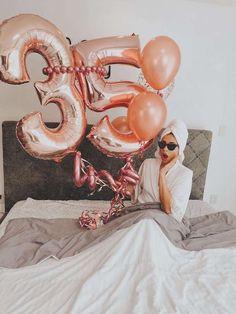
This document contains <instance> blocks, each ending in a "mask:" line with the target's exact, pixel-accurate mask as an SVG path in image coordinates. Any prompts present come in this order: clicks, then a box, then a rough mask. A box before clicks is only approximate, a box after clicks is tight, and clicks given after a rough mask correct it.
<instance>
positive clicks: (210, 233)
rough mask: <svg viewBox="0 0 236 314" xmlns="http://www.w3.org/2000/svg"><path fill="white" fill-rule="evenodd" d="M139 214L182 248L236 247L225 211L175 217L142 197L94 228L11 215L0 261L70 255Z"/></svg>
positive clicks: (235, 219) (235, 226) (12, 263)
mask: <svg viewBox="0 0 236 314" xmlns="http://www.w3.org/2000/svg"><path fill="white" fill-rule="evenodd" d="M142 219H153V221H154V222H155V223H156V224H157V225H159V227H160V228H161V230H162V231H163V232H164V234H165V235H166V237H167V238H168V239H169V240H170V241H171V242H172V243H173V244H174V245H175V246H176V247H179V248H181V249H185V250H193V251H199V250H202V249H213V248H226V247H236V216H234V215H233V214H232V213H231V212H229V211H223V212H217V213H214V214H209V215H205V216H200V217H196V218H190V219H183V221H182V222H178V221H176V220H175V219H174V218H173V217H171V216H168V215H167V214H165V213H164V212H163V211H161V209H160V204H159V203H146V204H138V205H135V206H129V207H126V208H125V211H124V215H123V216H121V217H119V218H115V219H113V220H112V221H110V222H109V223H108V224H106V225H104V226H102V227H99V228H98V229H96V230H86V229H82V228H81V227H80V226H79V224H78V220H76V219H38V218H19V219H13V220H10V221H9V223H8V225H7V227H6V231H5V234H4V235H3V237H2V238H1V239H0V267H7V268H18V267H23V266H28V265H33V264H37V263H39V262H40V261H42V260H44V259H46V258H48V257H50V256H54V257H56V258H58V259H61V258H63V257H68V256H73V255H75V254H78V253H80V252H82V251H83V250H85V249H87V248H89V247H91V246H93V245H95V244H96V243H99V242H101V241H103V240H105V239H106V238H108V237H109V236H110V235H112V234H113V233H114V232H116V231H118V230H121V229H123V228H128V227H130V226H132V225H133V224H136V223H138V222H139V221H140V220H142Z"/></svg>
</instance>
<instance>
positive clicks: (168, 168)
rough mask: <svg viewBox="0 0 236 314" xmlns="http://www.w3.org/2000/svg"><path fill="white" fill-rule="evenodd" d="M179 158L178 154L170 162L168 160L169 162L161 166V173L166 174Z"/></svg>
mask: <svg viewBox="0 0 236 314" xmlns="http://www.w3.org/2000/svg"><path fill="white" fill-rule="evenodd" d="M177 160H178V156H176V157H175V158H173V159H172V160H171V161H170V162H168V164H166V165H164V166H161V167H160V175H163V176H165V175H166V173H167V172H168V171H169V170H170V169H171V168H172V167H173V166H174V164H175V163H176V161H177Z"/></svg>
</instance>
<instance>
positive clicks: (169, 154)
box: [160, 134, 179, 164]
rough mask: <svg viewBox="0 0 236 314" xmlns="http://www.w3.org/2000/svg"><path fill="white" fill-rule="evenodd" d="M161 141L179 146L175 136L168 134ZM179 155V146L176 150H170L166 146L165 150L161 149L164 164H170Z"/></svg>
mask: <svg viewBox="0 0 236 314" xmlns="http://www.w3.org/2000/svg"><path fill="white" fill-rule="evenodd" d="M161 141H162V142H165V143H166V144H169V143H174V144H177V145H178V143H177V141H176V139H175V137H174V135H173V134H166V135H165V136H164V137H163V138H162V140H161ZM178 155H179V147H178V146H176V147H175V149H174V150H169V149H168V148H167V146H165V147H164V148H160V156H161V160H162V162H163V163H164V164H168V163H169V162H170V161H171V160H172V159H174V158H175V157H177V156H178Z"/></svg>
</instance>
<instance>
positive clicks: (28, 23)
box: [0, 14, 87, 162]
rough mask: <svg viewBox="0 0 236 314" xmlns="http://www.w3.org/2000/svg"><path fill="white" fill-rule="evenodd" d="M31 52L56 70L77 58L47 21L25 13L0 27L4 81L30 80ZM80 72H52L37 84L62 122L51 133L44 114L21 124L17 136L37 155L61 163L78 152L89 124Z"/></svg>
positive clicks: (43, 99) (42, 98)
mask: <svg viewBox="0 0 236 314" xmlns="http://www.w3.org/2000/svg"><path fill="white" fill-rule="evenodd" d="M28 52H37V53H39V54H41V55H42V56H43V57H44V58H45V59H46V61H47V63H48V65H49V66H50V67H52V68H54V67H57V66H60V65H64V66H71V65H73V56H72V53H71V50H70V47H69V46H68V43H67V40H66V39H65V37H64V36H63V34H62V33H61V32H60V31H59V30H58V29H57V28H56V27H55V26H54V25H53V24H51V23H50V22H48V21H47V20H45V19H43V18H41V17H39V16H36V15H32V14H22V15H18V16H15V17H13V18H11V19H9V20H6V21H4V22H3V23H2V24H1V25H0V75H1V76H0V77H1V80H2V81H5V82H7V83H10V84H22V83H27V82H28V81H29V76H28V73H27V69H26V65H25V58H26V55H27V53H28ZM73 81H74V73H71V74H67V73H59V74H56V73H52V75H51V76H50V77H49V79H48V80H46V81H44V82H36V83H35V85H34V86H35V88H36V90H37V92H38V95H39V98H40V101H41V105H44V106H45V105H47V104H48V103H49V102H52V103H55V104H57V105H58V107H59V109H60V111H61V114H62V119H61V123H60V125H59V126H58V127H57V128H56V129H49V128H47V127H46V125H45V124H44V122H43V120H42V116H41V113H40V112H35V113H30V114H28V115H26V116H25V117H23V118H22V119H21V120H20V121H19V122H18V124H17V128H16V134H17V137H18V139H19V141H20V142H21V144H22V146H23V148H24V149H25V150H26V151H27V152H28V153H29V154H30V155H32V156H33V157H36V158H40V159H49V160H50V159H52V160H55V161H57V162H59V161H61V160H62V159H63V158H64V157H65V156H66V155H68V154H69V153H71V152H73V151H75V149H76V147H77V146H78V145H79V143H80V142H81V141H82V139H83V137H84V133H85V128H86V125H87V122H86V115H85V110H84V104H83V99H82V97H81V96H80V94H79V93H78V92H77V91H76V89H75V87H74V84H73Z"/></svg>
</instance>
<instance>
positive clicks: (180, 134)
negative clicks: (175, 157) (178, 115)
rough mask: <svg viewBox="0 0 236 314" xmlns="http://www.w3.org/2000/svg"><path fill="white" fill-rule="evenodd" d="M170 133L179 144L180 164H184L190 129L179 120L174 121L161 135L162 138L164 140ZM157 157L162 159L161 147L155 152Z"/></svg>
mask: <svg viewBox="0 0 236 314" xmlns="http://www.w3.org/2000/svg"><path fill="white" fill-rule="evenodd" d="M170 133H173V134H174V136H175V138H176V141H177V143H178V144H179V161H180V163H182V162H183V160H184V149H185V146H186V144H187V139H188V129H187V127H186V124H185V123H184V122H183V121H181V120H177V119H174V120H172V121H171V122H170V124H169V125H168V126H167V127H166V128H165V129H164V131H163V132H162V133H161V136H160V138H161V139H162V138H163V137H164V136H165V135H167V134H170ZM155 157H156V158H160V154H159V147H158V148H157V150H156V152H155Z"/></svg>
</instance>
